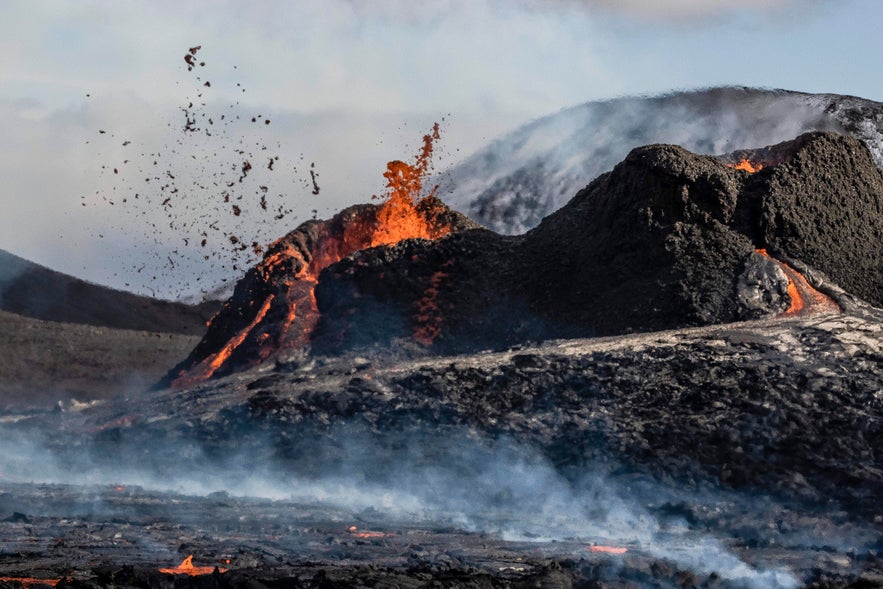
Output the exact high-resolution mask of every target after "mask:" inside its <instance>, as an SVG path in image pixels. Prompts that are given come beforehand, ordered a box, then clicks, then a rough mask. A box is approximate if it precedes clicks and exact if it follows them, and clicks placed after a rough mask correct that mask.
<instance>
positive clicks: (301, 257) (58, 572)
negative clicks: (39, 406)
mask: <svg viewBox="0 0 883 589" xmlns="http://www.w3.org/2000/svg"><path fill="white" fill-rule="evenodd" d="M428 137H429V138H428V139H427V143H426V144H425V145H426V149H425V150H424V153H427V150H430V148H431V141H432V139H431V136H428ZM398 164H401V162H399V163H398ZM398 164H397V165H393V164H390V168H389V170H388V176H387V178H388V180H389V181H390V187H391V194H390V196H389V198H388V200H386V201H385V202H382V203H379V204H370V205H361V206H357V207H353V208H350V209H347V210H345V211H343V212H341V213H339V214H338V215H336V216H335V217H333V218H332V219H329V220H327V221H318V220H316V221H310V222H307V223H305V224H303V225H301V226H300V227H298V228H296V229H294V230H293V231H292V232H291V233H289V234H288V235H286V236H283V237H282V238H280V239H279V240H278V241H277V242H276V243H274V244H272V245H271V246H269V247H268V248H267V249H266V251H265V253H264V257H263V259H262V260H261V261H260V262H259V263H258V264H257V265H255V266H254V267H253V268H252V269H251V270H250V271H249V272H248V273H247V274H246V276H245V277H244V278H243V279H242V281H241V282H240V283H239V284H238V285H237V287H236V289H235V291H234V293H233V295H232V297H231V298H230V299H229V300H228V301H227V302H226V303H225V304H224V306H223V307H222V308H221V310H220V311H219V313H218V314H217V315H216V316H215V317H214V318H213V319H212V321H211V322H210V325H209V327H208V330H207V332H206V334H205V336H204V337H203V339H202V341H201V342H200V343H199V344H198V345H197V346H196V347H195V348H194V349H193V351H192V352H191V353H190V354H189V355H188V356H187V357H186V358H182V359H181V362H180V363H179V364H178V365H177V366H175V367H173V368H172V367H170V370H169V372H168V374H167V375H166V376H165V377H164V378H163V379H162V380H161V382H159V383H158V384H157V385H156V386H155V387H154V388H152V389H151V390H149V391H138V392H130V393H127V394H124V395H121V396H120V397H119V398H117V399H114V400H112V401H107V402H105V403H101V404H95V405H93V406H90V407H85V408H80V409H79V410H76V411H74V410H66V411H59V412H51V413H38V412H29V413H26V412H20V413H17V414H16V413H12V412H10V413H8V414H7V415H4V416H3V419H4V422H5V423H4V429H3V440H2V443H3V447H4V451H5V457H4V458H3V461H2V462H0V473H2V474H3V476H2V480H3V481H4V482H3V484H2V485H0V517H2V518H3V519H2V521H0V547H2V550H0V587H6V586H8V587H19V586H29V587H36V586H39V585H41V584H42V585H54V586H56V587H72V588H73V587H76V588H92V587H151V588H152V587H236V588H240V587H242V588H245V587H248V588H255V589H257V588H260V587H317V588H318V587H322V588H324V587H459V586H469V587H591V588H598V587H605V588H613V587H617V588H619V587H635V588H637V587H678V588H684V587H720V588H738V587H743V588H744V587H748V588H766V587H772V588H775V587H780V588H793V587H856V588H858V587H878V586H883V562H881V558H880V551H881V550H883V507H881V506H883V452H881V449H883V419H881V417H883V393H881V391H883V310H881V309H880V307H881V306H883V259H881V251H883V248H881V246H883V235H881V227H883V224H881V221H883V175H881V172H880V170H879V169H878V168H877V166H876V165H875V162H874V160H873V158H872V156H871V153H870V152H869V150H868V149H867V147H866V145H865V144H864V143H862V142H861V141H859V140H857V139H854V138H850V137H845V136H841V135H837V134H834V133H810V134H805V135H801V136H799V137H797V138H795V139H793V140H791V141H788V142H785V143H781V144H777V145H772V146H767V147H758V148H757V149H752V150H741V151H739V152H733V153H730V154H726V155H721V156H716V157H714V156H701V155H696V154H693V153H690V152H688V151H687V150H685V149H683V148H680V147H677V146H672V145H649V146H645V147H640V148H637V149H634V150H633V151H632V152H631V153H630V154H629V155H628V156H627V157H626V158H625V159H624V160H623V161H622V162H621V163H620V164H618V165H617V166H616V167H615V168H614V169H613V170H612V171H610V172H608V173H605V174H602V175H601V176H599V177H598V178H596V179H594V180H592V181H591V183H589V184H588V185H587V186H586V188H584V189H583V190H580V191H579V192H578V193H577V194H576V195H575V196H574V197H573V199H572V200H571V201H570V202H569V203H568V204H566V205H565V206H564V207H562V208H560V209H559V210H558V211H556V212H554V213H553V214H551V215H550V216H548V217H547V218H546V219H545V220H544V221H543V222H542V223H540V224H539V225H538V226H537V227H536V228H534V229H532V230H531V231H529V232H527V233H525V234H523V235H518V236H504V235H500V234H497V233H494V232H491V231H489V230H487V229H485V228H482V227H480V226H478V225H477V224H475V223H474V222H472V221H471V220H469V219H468V218H466V217H465V216H463V215H460V214H459V213H455V212H453V211H451V210H449V209H447V207H445V205H444V204H443V203H442V202H441V201H440V200H438V199H437V198H436V196H435V195H434V194H428V195H425V194H422V185H421V179H422V177H423V172H425V169H424V170H423V171H421V169H420V159H419V158H418V160H417V162H416V163H415V165H414V166H409V165H405V164H401V165H398ZM588 180H591V179H589V178H587V179H586V181H588Z"/></svg>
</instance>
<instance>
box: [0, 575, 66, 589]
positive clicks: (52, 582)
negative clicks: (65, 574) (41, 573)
mask: <svg viewBox="0 0 883 589" xmlns="http://www.w3.org/2000/svg"><path fill="white" fill-rule="evenodd" d="M60 582H61V579H35V578H34V577H0V583H20V584H21V586H22V587H25V589H29V588H30V587H33V586H34V585H37V586H39V585H49V586H50V587H55V586H56V585H58V584H59V583H60Z"/></svg>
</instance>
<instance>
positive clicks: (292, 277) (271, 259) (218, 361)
mask: <svg viewBox="0 0 883 589" xmlns="http://www.w3.org/2000/svg"><path fill="white" fill-rule="evenodd" d="M413 206H414V211H415V214H416V215H417V216H419V217H420V219H421V220H422V221H424V222H425V223H426V224H427V230H428V233H429V235H431V236H441V235H447V234H448V233H451V232H457V231H463V230H466V229H473V228H475V227H477V225H476V224H475V223H474V222H473V221H471V220H470V219H468V218H466V217H464V216H463V215H461V214H460V213H457V212H454V211H451V210H450V209H448V208H447V207H446V206H445V205H444V204H443V203H442V202H441V201H440V200H438V199H437V198H435V197H432V196H428V197H425V198H423V199H421V200H419V201H418V202H416V203H414V205H413ZM383 207H384V205H371V204H367V205H355V206H352V207H349V208H346V209H344V210H343V211H341V212H340V213H338V214H336V215H335V216H334V217H332V218H331V219H329V220H323V221H318V220H312V221H307V222H306V223H303V224H301V225H300V226H299V227H298V228H297V229H295V230H294V231H292V232H291V233H289V234H288V235H286V236H284V237H282V238H281V239H279V240H277V241H276V242H275V243H273V244H272V245H271V246H270V247H269V248H268V249H267V251H266V253H265V254H264V258H263V260H262V261H261V262H260V263H259V264H258V265H256V266H255V267H253V268H252V269H251V270H249V271H248V273H247V274H246V275H245V277H243V278H242V280H240V281H239V283H237V285H236V288H235V290H234V292H233V296H232V297H231V298H230V300H229V301H227V302H226V303H225V304H224V306H223V308H222V309H221V311H220V312H219V313H218V314H217V316H215V318H214V319H212V321H211V324H210V325H209V328H208V330H207V332H206V334H205V337H204V338H203V339H202V341H200V343H199V344H198V345H197V346H196V348H194V350H193V351H192V352H191V353H190V354H189V355H188V356H187V358H185V359H184V360H183V361H182V362H181V363H179V364H178V365H177V366H176V367H175V368H173V369H172V370H171V371H170V372H169V374H168V376H167V377H166V378H165V379H164V380H163V383H164V384H169V383H172V382H174V383H175V384H176V385H186V384H191V383H195V382H200V381H201V380H204V379H206V378H209V377H213V376H223V375H225V374H230V373H231V372H233V371H235V370H240V369H242V368H244V367H249V366H253V365H255V364H258V363H260V362H262V361H264V360H266V359H267V358H269V357H270V356H274V355H277V354H278V353H279V352H280V351H283V350H291V349H302V348H303V347H305V346H307V345H308V344H309V341H310V337H311V335H312V332H313V327H314V326H315V323H316V321H317V319H318V317H317V310H316V308H315V302H314V299H313V289H314V286H315V284H316V278H317V276H318V274H319V272H320V271H321V269H322V268H324V267H325V266H326V265H328V264H331V263H333V262H336V261H337V260H340V259H341V258H343V257H345V256H347V255H349V254H350V253H351V252H353V251H355V250H358V249H360V248H362V247H366V245H365V244H366V243H370V242H371V240H372V239H373V237H372V236H373V235H374V232H375V231H377V230H378V227H380V226H381V225H382V223H381V220H380V218H379V217H380V216H381V215H382V214H383V212H382V211H384V208H383ZM386 210H387V211H389V209H386ZM380 249H382V248H380Z"/></svg>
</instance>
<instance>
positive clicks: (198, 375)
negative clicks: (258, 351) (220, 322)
mask: <svg viewBox="0 0 883 589" xmlns="http://www.w3.org/2000/svg"><path fill="white" fill-rule="evenodd" d="M272 302H273V295H270V296H268V297H267V300H265V301H264V304H263V305H262V306H261V308H260V310H259V311H258V314H257V315H255V318H254V319H253V320H252V321H251V323H249V324H248V325H247V326H246V327H245V329H243V330H241V331H240V332H239V333H237V334H236V335H235V336H234V337H233V338H232V339H231V340H230V341H228V342H227V343H226V344H224V347H223V348H221V350H220V351H218V352H216V353H215V354H212V355H211V356H208V357H207V358H206V359H205V360H203V361H202V362H200V363H199V365H197V366H196V367H195V368H194V369H193V370H191V371H190V372H189V373H188V374H185V375H184V376H181V377H179V378H177V379H175V380H174V381H173V382H172V386H175V387H179V386H188V385H191V384H196V383H199V382H202V381H204V380H206V379H208V378H211V376H212V374H214V373H215V371H217V370H218V368H220V367H221V366H223V365H224V362H226V361H227V359H228V358H229V357H230V355H231V354H232V353H233V351H234V350H235V349H236V348H238V347H239V345H240V344H242V342H243V341H244V340H245V338H246V337H247V336H248V334H249V332H250V331H251V330H252V329H254V327H255V326H256V325H257V324H258V323H260V322H261V320H262V319H263V318H264V315H266V314H267V311H269V310H270V304H271V303H272Z"/></svg>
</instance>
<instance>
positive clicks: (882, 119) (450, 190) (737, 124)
mask: <svg viewBox="0 0 883 589" xmlns="http://www.w3.org/2000/svg"><path fill="white" fill-rule="evenodd" d="M808 131H836V132H838V133H842V134H846V135H851V136H853V137H855V138H857V139H861V140H862V141H864V143H865V144H866V145H867V147H868V149H869V150H870V152H871V155H872V157H873V158H874V160H875V162H876V164H877V166H883V104H881V103H879V102H874V101H872V100H865V99H862V98H856V97H852V96H843V95H839V94H806V93H802V92H791V91H787V90H763V89H757V88H744V87H729V88H711V89H706V90H697V91H690V92H674V93H671V94H666V95H662V96H638V97H624V98H616V99H612V100H605V101H599V102H587V103H585V104H581V105H579V106H574V107H572V108H569V109H566V110H563V111H561V112H558V113H555V114H552V115H549V116H546V117H543V118H540V119H537V120H536V121H533V122H531V123H529V124H527V125H524V126H523V127H521V128H519V129H516V130H515V131H512V132H511V133H508V134H506V135H504V136H502V137H500V138H499V139H498V140H496V141H494V142H492V143H491V144H489V145H488V146H487V147H485V148H483V149H481V150H480V151H478V152H477V153H476V154H474V155H473V156H471V157H469V158H467V159H466V160H464V161H463V162H461V163H460V164H458V165H456V166H454V167H453V168H452V169H450V170H448V171H447V172H445V173H444V174H443V175H442V176H440V177H439V179H438V181H439V182H440V183H441V190H440V192H439V195H440V196H441V197H442V198H443V199H444V201H445V202H446V203H447V204H448V205H449V206H451V207H452V208H454V209H456V210H459V211H461V212H463V213H465V214H466V215H468V216H469V217H471V218H472V219H475V220H476V221H478V222H479V223H481V224H482V225H485V226H486V227H488V228H489V229H493V230H494V231H497V232H498V233H506V234H518V233H523V232H524V231H527V230H528V229H531V228H532V227H535V226H536V225H538V224H539V222H540V221H541V220H542V219H543V217H545V216H546V215H548V214H550V213H552V212H553V211H555V210H557V209H558V208H560V207H561V206H562V205H564V204H565V203H566V202H567V201H568V200H570V198H571V197H572V196H573V195H574V194H576V193H577V192H578V191H579V190H581V189H582V188H584V187H585V186H586V184H588V183H589V182H590V181H591V180H592V179H594V178H596V177H597V176H599V175H600V174H602V173H604V172H607V171H609V170H610V169H612V168H613V166H614V165H616V164H617V163H618V162H619V161H621V160H622V159H623V158H625V156H626V155H627V154H628V153H629V151H630V150H631V149H633V148H635V147H638V146H641V145H646V144H651V143H670V144H675V145H679V146H681V147H683V148H685V149H687V150H689V151H692V152H695V153H699V154H705V155H716V154H723V153H728V152H732V151H735V150H738V149H745V148H751V147H756V146H758V145H771V144H774V143H779V142H782V141H786V140H789V139H793V138H794V137H796V136H797V135H799V134H801V133H805V132H808Z"/></svg>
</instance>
